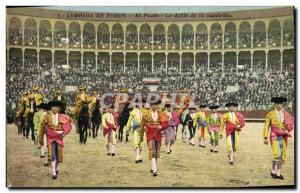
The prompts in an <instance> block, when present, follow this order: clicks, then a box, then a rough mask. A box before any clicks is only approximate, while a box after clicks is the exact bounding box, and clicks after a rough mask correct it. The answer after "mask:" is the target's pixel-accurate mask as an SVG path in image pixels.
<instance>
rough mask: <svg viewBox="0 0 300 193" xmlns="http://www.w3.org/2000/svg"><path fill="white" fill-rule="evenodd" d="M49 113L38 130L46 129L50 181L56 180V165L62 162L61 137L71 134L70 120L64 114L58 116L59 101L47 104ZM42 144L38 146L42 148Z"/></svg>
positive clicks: (62, 145) (62, 142) (62, 144)
mask: <svg viewBox="0 0 300 193" xmlns="http://www.w3.org/2000/svg"><path fill="white" fill-rule="evenodd" d="M49 105H50V106H51V112H49V113H48V114H47V115H45V117H44V119H43V121H42V123H41V126H40V130H42V129H44V128H47V129H46V138H47V147H48V160H49V161H50V162H51V173H52V179H57V174H58V164H59V163H61V162H62V161H63V147H64V141H63V137H64V136H65V135H67V134H69V133H70V132H71V129H72V119H71V118H70V117H69V116H68V115H65V114H60V113H59V110H60V106H61V102H60V101H51V102H49ZM43 143H44V142H41V143H40V145H41V146H43V145H44V144H43Z"/></svg>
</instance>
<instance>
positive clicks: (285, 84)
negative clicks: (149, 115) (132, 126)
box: [6, 7, 296, 188]
mask: <svg viewBox="0 0 300 193" xmlns="http://www.w3.org/2000/svg"><path fill="white" fill-rule="evenodd" d="M99 9H100V8H99ZM249 9H250V8H249ZM100 10H101V9H100ZM116 10H117V8H116ZM6 11H7V13H6V30H7V31H6V32H7V33H6V34H7V36H6V57H7V58H6V61H7V65H6V74H7V76H6V96H7V97H6V112H7V127H6V139H7V140H6V145H7V146H6V151H7V186H8V187H215V188H216V187H257V186H258V187H265V186H268V187H269V186H293V185H295V173H294V171H295V164H296V163H295V157H294V149H295V148H294V139H295V136H294V135H293V134H292V138H289V142H288V148H287V163H286V164H284V166H283V171H284V176H285V179H284V180H276V179H272V178H271V177H270V164H271V158H272V152H271V148H270V145H264V143H263V128H264V118H265V116H266V114H267V112H268V111H270V110H271V108H272V103H271V102H270V98H271V97H272V96H277V95H283V96H285V97H286V98H287V99H288V103H287V104H286V106H285V108H286V110H287V111H289V112H290V113H291V114H293V115H294V109H295V106H294V104H295V103H294V100H295V99H294V98H295V95H294V92H295V88H294V81H295V69H294V64H295V58H294V10H293V7H266V8H260V9H258V8H257V9H255V8H251V10H240V11H239V10H234V11H230V10H224V11H221V12H218V13H219V14H217V13H215V14H214V12H205V11H203V12H199V13H187V14H179V13H177V14H176V13H158V14H146V15H144V13H123V12H122V11H121V10H119V11H116V12H113V11H112V12H110V13H102V12H101V11H99V12H83V11H81V12H80V11H70V10H61V9H60V10H58V9H55V7H54V8H53V7H52V8H51V9H48V8H47V7H44V8H39V7H35V8H30V7H27V8H26V7H23V8H9V7H8V8H7V9H6ZM123 11H124V10H123ZM35 85H37V86H39V87H40V88H41V90H40V91H41V93H42V95H43V96H44V100H46V101H47V100H48V101H49V100H51V99H52V97H53V95H54V90H55V88H56V87H59V88H61V90H62V94H63V95H64V96H65V97H66V102H67V106H68V108H69V109H72V107H73V105H74V100H75V96H76V94H77V92H78V88H79V87H80V86H81V85H86V86H87V92H88V93H89V94H91V93H92V91H95V90H96V91H98V92H99V93H101V94H102V93H105V92H119V91H120V90H124V89H126V90H127V91H128V93H135V92H165V93H167V95H168V94H170V93H171V92H176V93H183V92H186V90H189V91H188V92H190V93H195V94H196V95H197V98H198V101H200V102H201V103H206V104H208V105H212V104H219V105H220V106H221V107H220V110H221V112H224V111H225V110H226V108H225V106H224V105H225V104H226V102H227V99H228V98H232V97H234V98H235V100H236V102H238V103H239V104H240V105H239V111H240V112H242V113H243V115H244V116H245V119H246V126H245V128H243V129H242V131H241V133H240V142H239V149H238V151H237V154H236V156H237V159H236V163H235V164H234V165H229V164H228V159H227V153H228V152H227V148H226V141H225V139H224V138H223V139H221V140H220V145H219V153H217V154H215V153H213V154H212V153H211V152H210V151H209V136H208V134H207V135H206V148H200V147H198V146H197V145H196V146H191V145H189V144H188V143H187V142H186V141H185V142H184V141H183V140H182V136H181V135H182V134H181V129H182V126H181V125H180V126H179V129H178V136H177V140H176V142H175V145H174V152H173V153H172V154H167V153H166V150H165V147H164V145H162V148H161V158H160V159H159V160H158V167H159V175H158V176H157V177H156V178H153V177H152V176H151V175H150V172H149V170H150V168H149V166H150V163H149V162H150V161H149V159H148V157H147V154H148V152H147V148H146V147H145V150H144V151H143V154H142V155H143V160H144V162H143V163H142V164H138V165H136V164H135V163H134V157H133V155H134V150H133V148H132V145H131V140H132V135H131V134H130V136H129V143H125V142H124V141H123V142H118V143H117V145H116V156H115V157H109V156H107V155H106V151H105V144H104V137H103V135H101V134H100V135H99V136H98V137H96V138H95V139H94V138H91V137H88V140H87V144H85V145H80V144H79V143H78V138H79V137H78V134H77V133H76V130H75V129H73V130H72V131H71V133H70V134H69V136H67V137H66V138H65V148H64V162H63V164H62V165H61V166H60V171H59V172H60V174H59V179H58V180H56V181H53V180H52V179H51V175H50V173H49V170H50V169H49V168H47V167H44V166H43V164H42V161H41V158H40V157H39V152H40V151H39V149H38V145H37V144H33V143H32V141H31V140H30V139H26V138H24V137H23V136H22V135H19V134H18V133H17V126H16V118H15V114H16V111H17V109H18V99H19V98H20V97H21V96H22V93H23V92H24V91H28V90H31V89H32V87H33V86H35ZM99 133H102V132H101V128H100V131H99ZM186 135H187V136H188V133H187V134H186ZM196 136H198V133H196Z"/></svg>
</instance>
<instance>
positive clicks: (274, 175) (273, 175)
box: [270, 169, 277, 179]
mask: <svg viewBox="0 0 300 193" xmlns="http://www.w3.org/2000/svg"><path fill="white" fill-rule="evenodd" d="M270 175H271V177H272V178H274V179H275V178H276V176H277V175H276V174H273V173H272V170H271V169H270Z"/></svg>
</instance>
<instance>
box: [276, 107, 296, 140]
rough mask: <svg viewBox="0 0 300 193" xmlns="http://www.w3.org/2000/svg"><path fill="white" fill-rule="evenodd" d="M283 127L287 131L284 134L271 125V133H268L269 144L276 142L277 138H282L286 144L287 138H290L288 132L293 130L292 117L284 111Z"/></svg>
mask: <svg viewBox="0 0 300 193" xmlns="http://www.w3.org/2000/svg"><path fill="white" fill-rule="evenodd" d="M284 125H285V127H286V129H287V132H285V131H283V130H281V129H279V128H278V127H276V126H275V125H273V124H271V132H270V142H271V143H273V142H274V140H276V139H277V137H278V136H282V137H283V138H284V140H285V141H286V142H287V139H288V137H291V134H289V132H290V131H292V130H293V129H294V117H293V116H292V115H290V114H289V113H288V112H286V111H284Z"/></svg>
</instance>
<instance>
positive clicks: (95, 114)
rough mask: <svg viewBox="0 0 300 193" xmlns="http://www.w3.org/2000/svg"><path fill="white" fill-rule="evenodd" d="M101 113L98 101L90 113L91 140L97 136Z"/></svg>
mask: <svg viewBox="0 0 300 193" xmlns="http://www.w3.org/2000/svg"><path fill="white" fill-rule="evenodd" d="M101 117H102V115H101V112H100V100H97V101H96V105H95V107H94V109H93V111H92V118H91V125H92V133H93V138H96V137H97V136H98V130H99V126H100V124H101V121H102V120H101Z"/></svg>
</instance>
